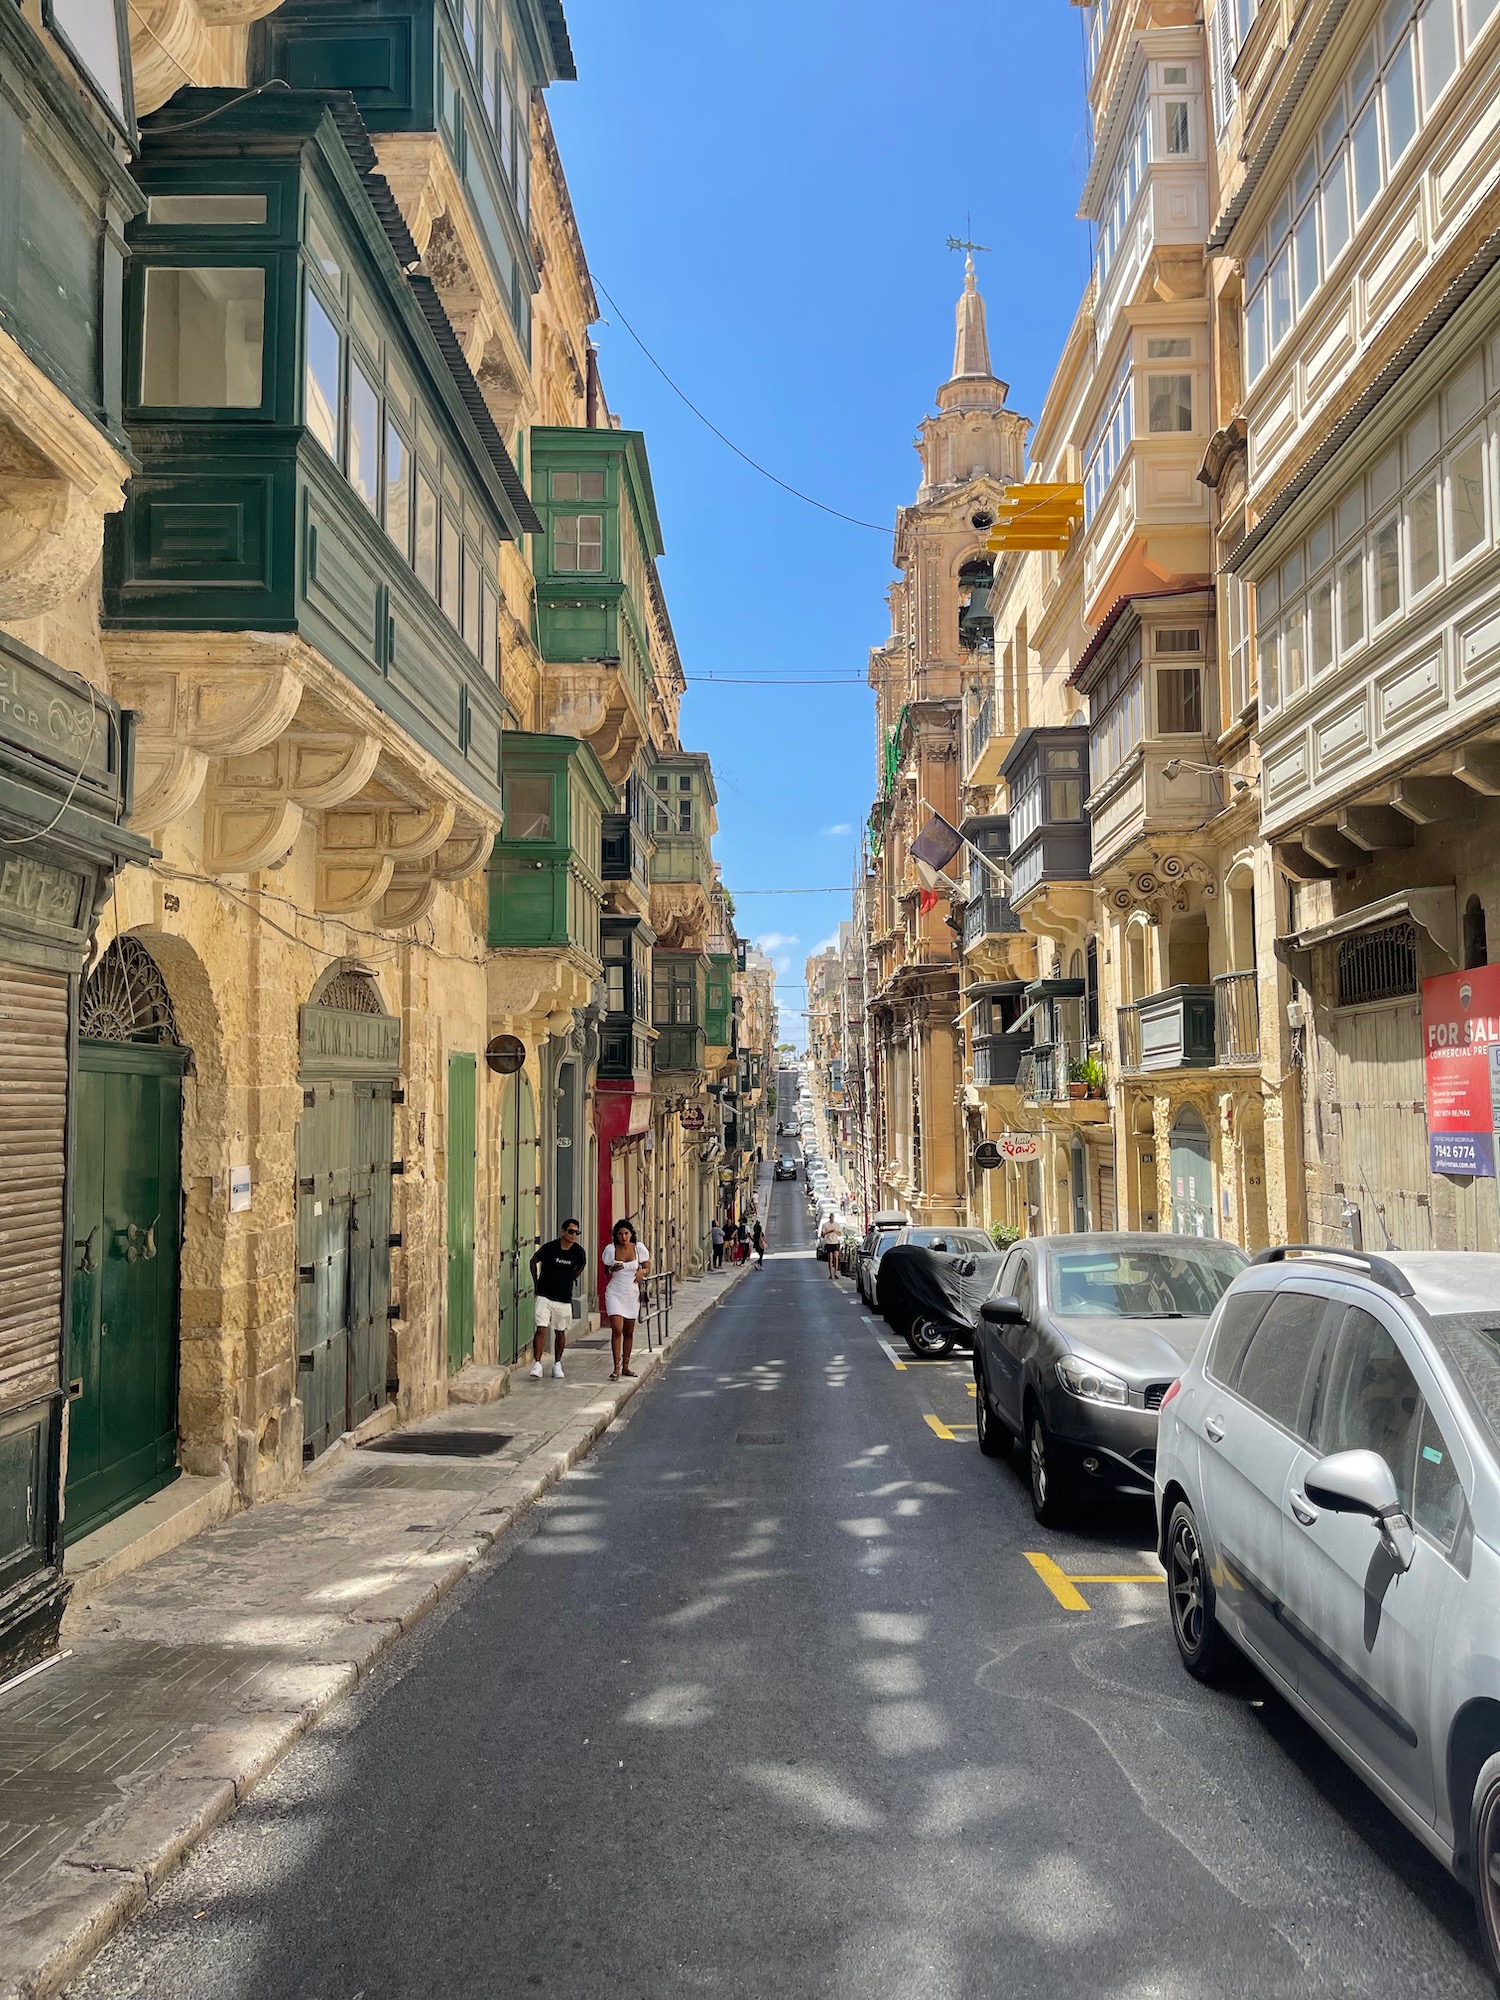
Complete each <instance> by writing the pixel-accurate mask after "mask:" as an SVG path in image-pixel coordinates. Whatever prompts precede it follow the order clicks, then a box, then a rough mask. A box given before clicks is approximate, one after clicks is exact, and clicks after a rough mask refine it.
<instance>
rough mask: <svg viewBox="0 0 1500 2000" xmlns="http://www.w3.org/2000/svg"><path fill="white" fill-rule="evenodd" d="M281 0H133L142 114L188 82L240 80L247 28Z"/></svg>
mask: <svg viewBox="0 0 1500 2000" xmlns="http://www.w3.org/2000/svg"><path fill="white" fill-rule="evenodd" d="M277 5H278V0H131V5H130V67H131V72H132V75H133V78H134V84H135V108H136V112H137V114H138V115H140V116H144V115H145V113H146V112H148V111H155V110H157V109H158V108H159V107H160V106H161V105H163V104H165V103H166V101H167V99H168V98H169V97H170V96H171V95H172V93H173V91H175V90H180V89H181V88H182V86H183V84H184V83H185V82H187V83H197V84H210V85H211V84H235V83H238V82H239V81H240V80H241V79H242V78H243V76H244V73H245V71H244V63H245V32H244V31H245V29H246V28H247V27H248V25H249V24H250V22H251V21H258V20H260V19H261V17H262V16H263V15H265V14H270V13H273V12H274V11H275V9H276V7H277Z"/></svg>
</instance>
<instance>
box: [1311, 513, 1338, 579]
mask: <svg viewBox="0 0 1500 2000" xmlns="http://www.w3.org/2000/svg"><path fill="white" fill-rule="evenodd" d="M1332 554H1333V523H1332V521H1330V520H1328V519H1327V518H1326V517H1325V518H1324V519H1323V520H1321V521H1319V523H1318V525H1317V527H1315V528H1314V529H1313V531H1312V533H1311V534H1310V535H1309V536H1308V538H1307V567H1308V569H1309V571H1310V572H1311V573H1312V574H1313V575H1316V574H1317V572H1318V571H1319V570H1320V569H1321V568H1322V567H1323V565H1324V563H1326V562H1327V560H1328V558H1329V557H1330V556H1331V555H1332Z"/></svg>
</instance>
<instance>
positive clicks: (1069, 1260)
mask: <svg viewBox="0 0 1500 2000" xmlns="http://www.w3.org/2000/svg"><path fill="white" fill-rule="evenodd" d="M1247 1261H1248V1260H1247V1258H1246V1256H1245V1253H1244V1251H1243V1250H1240V1249H1239V1248H1237V1247H1236V1246H1235V1245H1234V1244H1232V1243H1220V1242H1218V1241H1216V1240H1215V1239H1214V1238H1212V1237H1208V1238H1204V1237H1199V1236H1159V1235H1155V1234H1140V1235H1132V1234H1126V1233H1120V1234H1111V1235H1092V1234H1091V1235H1087V1236H1083V1235H1073V1236H1033V1237H1027V1238H1025V1239H1024V1240H1023V1241H1022V1242H1020V1243H1017V1244H1015V1245H1013V1246H1012V1248H1011V1249H1010V1250H1009V1251H1008V1252H1007V1254H1006V1258H1005V1262H1004V1263H1003V1264H1002V1266H1001V1267H1000V1274H999V1277H998V1279H997V1280H996V1284H995V1290H994V1293H993V1295H992V1296H991V1297H990V1298H988V1299H986V1300H985V1302H984V1304H983V1305H982V1306H981V1307H980V1309H979V1320H980V1334H979V1339H978V1340H977V1342H976V1343H975V1347H974V1384H975V1397H974V1401H975V1421H976V1423H977V1425H978V1428H979V1448H980V1450H981V1451H983V1452H984V1453H985V1455H986V1456H987V1457H991V1458H996V1457H1000V1456H1003V1454H1004V1453H1005V1452H1006V1451H1007V1450H1008V1449H1009V1446H1010V1444H1011V1442H1012V1441H1013V1440H1016V1439H1024V1440H1025V1444H1026V1472H1027V1476H1028V1478H1029V1480H1030V1485H1031V1506H1032V1511H1033V1513H1034V1514H1035V1515H1036V1517H1037V1519H1038V1520H1039V1521H1042V1522H1045V1523H1046V1524H1048V1525H1049V1526H1050V1525H1052V1524H1054V1523H1056V1522H1058V1521H1060V1520H1063V1519H1065V1518H1066V1517H1067V1515H1068V1514H1069V1513H1070V1512H1071V1511H1072V1508H1073V1506H1074V1505H1075V1503H1076V1502H1077V1501H1078V1499H1080V1498H1081V1497H1083V1496H1084V1495H1094V1494H1105V1493H1116V1494H1118V1493H1127V1494H1148V1493H1150V1492H1151V1491H1152V1478H1153V1474H1154V1472H1155V1469H1156V1428H1157V1412H1158V1411H1159V1410H1160V1408H1161V1406H1162V1402H1163V1401H1164V1399H1165V1397H1166V1394H1167V1391H1168V1390H1169V1389H1170V1388H1171V1386H1172V1383H1173V1382H1174V1381H1175V1380H1176V1379H1177V1377H1178V1376H1179V1375H1180V1374H1181V1373H1182V1369H1183V1366H1184V1364H1185V1363H1186V1362H1187V1360H1188V1358H1189V1357H1190V1356H1191V1355H1192V1353H1193V1350H1194V1348H1195V1347H1196V1346H1197V1344H1198V1339H1199V1336H1200V1335H1201V1334H1202V1332H1203V1329H1204V1327H1205V1325H1206V1324H1207V1322H1208V1318H1209V1315H1210V1313H1212V1312H1213V1310H1214V1308H1215V1306H1216V1305H1217V1304H1218V1303H1219V1300H1220V1298H1221V1297H1222V1296H1223V1294H1224V1293H1225V1291H1227V1290H1228V1288H1229V1285H1230V1284H1231V1282H1232V1281H1233V1280H1234V1279H1235V1278H1236V1277H1237V1276H1238V1275H1239V1273H1240V1272H1241V1271H1242V1270H1243V1269H1244V1268H1245V1265H1246V1263H1247Z"/></svg>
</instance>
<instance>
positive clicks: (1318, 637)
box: [1309, 583, 1333, 674]
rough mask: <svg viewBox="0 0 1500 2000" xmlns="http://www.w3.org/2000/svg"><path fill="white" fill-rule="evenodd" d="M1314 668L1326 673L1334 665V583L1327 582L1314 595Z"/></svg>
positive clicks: (1312, 637) (1312, 635) (1311, 636)
mask: <svg viewBox="0 0 1500 2000" xmlns="http://www.w3.org/2000/svg"><path fill="white" fill-rule="evenodd" d="M1311 624H1312V631H1311V634H1310V635H1309V636H1310V638H1311V642H1312V668H1313V672H1314V674H1322V673H1326V672H1327V671H1328V669H1329V668H1330V667H1331V666H1332V665H1333V585H1332V583H1325V584H1323V585H1322V586H1321V587H1320V588H1319V589H1317V590H1315V591H1314V592H1313V595H1312V619H1311Z"/></svg>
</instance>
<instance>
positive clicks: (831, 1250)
mask: <svg viewBox="0 0 1500 2000" xmlns="http://www.w3.org/2000/svg"><path fill="white" fill-rule="evenodd" d="M818 1241H819V1242H820V1243H821V1244H822V1245H823V1255H824V1258H825V1259H826V1261H827V1264H828V1275H829V1277H830V1278H833V1279H834V1280H835V1281H836V1280H837V1278H838V1275H839V1251H840V1250H841V1249H842V1248H843V1243H844V1231H843V1228H842V1226H841V1225H840V1223H839V1220H838V1218H837V1216H833V1215H830V1216H829V1218H828V1220H827V1221H826V1222H825V1223H824V1224H823V1227H822V1228H821V1229H820V1230H819V1231H818Z"/></svg>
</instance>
